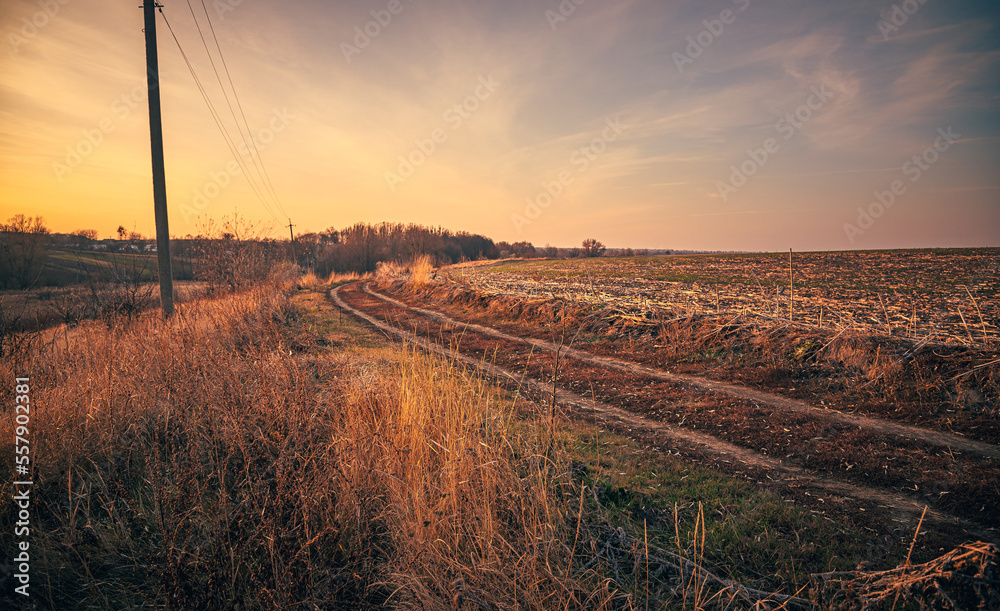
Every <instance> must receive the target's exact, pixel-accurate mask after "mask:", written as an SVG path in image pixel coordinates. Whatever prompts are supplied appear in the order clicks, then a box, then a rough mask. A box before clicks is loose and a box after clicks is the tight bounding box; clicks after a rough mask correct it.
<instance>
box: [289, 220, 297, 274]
mask: <svg viewBox="0 0 1000 611" xmlns="http://www.w3.org/2000/svg"><path fill="white" fill-rule="evenodd" d="M294 226H295V225H292V219H288V235H289V236H290V237H291V239H292V241H291V242H290V244H291V247H292V263H295V234H294V233H292V227H294Z"/></svg>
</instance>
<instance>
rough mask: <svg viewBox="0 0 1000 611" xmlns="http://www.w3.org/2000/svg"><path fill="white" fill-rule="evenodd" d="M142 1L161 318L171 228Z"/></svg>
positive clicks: (147, 11) (169, 279)
mask: <svg viewBox="0 0 1000 611" xmlns="http://www.w3.org/2000/svg"><path fill="white" fill-rule="evenodd" d="M160 6H163V5H161V4H157V3H156V1H155V0H143V3H142V12H143V17H144V18H145V30H144V31H145V33H146V85H147V87H148V89H149V146H150V149H151V151H152V157H153V212H154V214H155V216H156V260H157V273H158V275H159V277H160V306H161V307H162V308H163V315H164V316H170V315H172V314H173V313H174V278H173V275H172V272H171V270H170V229H169V227H168V225H167V178H166V173H165V172H164V170H163V125H162V124H161V122H160V76H159V70H158V68H157V65H158V61H157V56H156V9H157V8H159V7H160Z"/></svg>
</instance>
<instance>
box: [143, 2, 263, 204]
mask: <svg viewBox="0 0 1000 611" xmlns="http://www.w3.org/2000/svg"><path fill="white" fill-rule="evenodd" d="M160 15H161V16H162V17H163V22H164V23H165V24H166V25H167V29H168V30H169V31H170V35H171V36H172V37H173V39H174V43H175V44H176V45H177V49H178V50H179V51H180V53H181V57H182V58H184V63H185V64H186V65H187V68H188V71H189V72H190V73H191V77H192V78H193V79H194V82H195V85H196V86H197V87H198V91H199V92H200V93H201V96H202V99H204V100H205V104H206V105H207V106H208V110H209V112H210V113H211V115H212V119H214V120H215V125H216V126H217V127H218V128H219V132H220V133H221V134H222V138H223V140H225V142H226V146H228V147H229V150H230V152H231V153H232V154H233V157H234V158H235V161H236V162H237V163H238V164H239V166H240V169H241V170H242V171H243V175H244V176H245V177H246V179H247V182H248V183H249V184H250V188H251V189H253V192H254V194H255V195H256V196H257V199H258V200H259V201H260V203H261V205H262V206H263V207H264V209H265V210H266V211H267V213H268V214H270V215H271V217H272V218H273V219H274V220H275V221H277V220H278V216H277V215H276V214H275V213H274V210H272V209H271V206H270V205H268V203H267V201H266V198H265V197H264V195H263V193H262V191H261V188H260V187H259V186H258V185H257V181H256V179H255V178H254V176H253V175H252V174H251V173H250V171H249V168H248V167H247V165H246V163H245V162H244V160H243V156H242V155H240V154H239V151H238V150H237V147H236V145H235V143H234V140H233V138H232V136H230V134H229V132H228V131H227V130H226V127H225V124H224V123H223V121H222V117H221V116H220V115H219V113H218V111H216V109H215V105H214V104H213V103H212V100H211V98H210V97H209V95H208V91H206V89H205V87H204V86H203V85H202V83H201V79H199V78H198V74H197V73H196V72H195V69H194V66H193V65H192V64H191V61H190V60H189V59H188V56H187V53H185V52H184V47H183V46H182V45H181V42H180V40H178V38H177V34H176V33H175V32H174V29H173V28H172V27H171V26H170V21H169V20H168V19H167V16H166V14H165V13H164V12H163V9H162V8H161V9H160Z"/></svg>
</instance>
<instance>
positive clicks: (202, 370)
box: [0, 278, 863, 609]
mask: <svg viewBox="0 0 1000 611" xmlns="http://www.w3.org/2000/svg"><path fill="white" fill-rule="evenodd" d="M328 280H329V279H328ZM299 286H300V287H305V286H309V287H312V288H299V289H297V290H296V289H289V288H288V287H278V286H275V285H265V286H259V287H257V288H255V289H254V290H252V291H248V292H245V293H242V294H237V295H232V296H226V297H222V298H217V299H212V300H202V301H199V302H195V303H189V304H182V305H181V306H180V307H179V308H178V315H177V316H175V317H174V318H173V319H171V320H169V321H163V320H160V319H159V318H155V317H151V316H146V317H142V318H140V319H138V320H135V321H133V322H132V323H130V324H129V325H121V326H116V327H113V328H108V327H106V326H103V325H96V324H86V323H85V324H83V325H81V326H80V327H79V328H78V329H77V330H76V331H75V332H74V333H73V334H72V335H66V336H65V337H63V338H62V339H60V340H59V341H57V342H53V343H52V344H49V345H36V346H35V347H34V349H33V350H31V351H30V352H23V351H22V352H21V353H19V354H18V355H16V358H11V359H5V360H3V361H2V362H0V374H2V377H3V379H6V380H10V379H11V378H13V377H15V376H24V375H28V376H30V377H31V384H32V391H31V404H32V406H33V407H34V409H33V410H32V413H31V429H30V431H31V443H32V465H33V469H34V471H33V473H32V474H31V476H32V478H33V479H34V481H35V482H36V485H35V487H34V488H33V491H32V494H33V501H32V512H33V513H32V518H31V519H32V534H31V538H30V540H31V550H32V582H31V583H32V586H31V587H32V600H33V601H35V602H36V604H38V606H40V607H42V608H55V609H61V608H81V609H87V608H90V609H124V608H130V609H131V608H147V607H148V608H181V609H190V608H233V609H272V608H279V607H280V608H291V607H295V606H316V607H319V608H348V607H349V608H375V607H378V608H382V607H401V608H422V609H452V608H467V609H472V608H484V607H487V608H517V609H611V608H622V609H630V608H640V607H641V608H645V607H646V606H650V608H664V607H665V608H680V607H683V608H715V607H727V606H732V603H731V602H729V599H728V598H726V597H725V596H716V597H715V598H713V596H714V594H713V590H712V589H711V587H707V586H705V584H703V583H701V584H697V583H695V582H693V581H691V580H690V576H689V578H688V581H685V580H684V578H683V577H681V578H678V577H677V576H670V575H664V574H662V573H658V574H656V575H653V576H652V578H650V573H649V569H648V566H649V564H648V559H647V560H646V567H647V568H646V572H645V573H644V572H643V570H642V566H641V562H640V559H641V557H642V553H643V550H642V549H641V548H636V547H635V546H633V547H632V548H630V549H624V548H622V547H621V545H619V547H618V548H616V549H615V550H613V552H614V553H612V551H609V550H611V548H612V544H611V543H609V541H619V542H620V541H622V540H623V539H621V537H620V536H619V538H617V539H615V538H613V537H612V538H611V539H609V538H608V537H609V534H608V533H614V532H616V531H615V529H617V528H621V529H622V531H623V532H625V533H627V534H628V535H629V536H632V537H633V539H632V540H642V541H648V545H647V547H648V546H651V545H655V546H658V547H660V548H663V549H672V550H675V553H679V554H680V555H682V556H683V557H685V558H690V559H692V560H694V561H695V562H697V563H705V564H707V565H709V566H712V567H715V569H716V570H717V572H721V573H722V574H724V575H726V576H733V577H735V578H738V579H740V580H743V581H747V582H751V583H753V584H756V585H759V586H761V587H766V588H775V589H777V588H781V589H783V590H784V591H786V592H787V593H792V592H793V590H794V589H795V587H796V586H799V585H801V584H803V583H804V581H805V580H806V579H807V578H808V577H807V576H808V574H809V573H810V572H815V571H826V570H834V569H839V568H844V567H850V566H853V565H854V564H856V563H857V562H858V560H859V559H860V558H861V557H862V555H863V553H862V550H861V549H860V547H859V546H860V545H861V544H860V543H858V541H860V540H861V538H860V537H857V536H856V535H857V533H852V532H849V531H847V530H845V529H843V528H841V527H837V526H834V525H832V524H831V523H829V522H827V521H825V520H821V519H819V518H817V517H815V516H812V515H811V514H809V513H807V512H804V511H801V510H798V509H795V508H793V507H790V506H788V505H786V504H785V503H783V502H782V501H781V500H780V499H778V498H776V497H772V496H769V495H767V494H764V493H761V492H757V491H755V490H754V489H752V488H751V487H749V486H748V485H747V484H744V483H741V482H739V481H736V480H733V479H731V478H727V477H725V476H722V475H719V474H717V473H714V472H711V471H708V470H704V469H698V468H694V467H692V466H690V465H685V464H684V463H681V462H679V461H674V460H672V459H670V458H669V457H665V456H664V455H663V454H662V453H660V452H656V451H653V450H649V449H645V448H643V447H642V446H640V445H638V444H637V443H636V442H633V441H631V440H628V439H626V438H623V437H619V436H616V435H613V434H610V433H607V432H604V431H600V430H597V429H595V428H593V427H589V426H587V425H584V424H573V423H567V422H560V423H558V427H559V428H558V430H559V434H558V436H557V440H558V443H557V447H556V451H555V452H554V453H551V454H548V455H545V449H546V447H547V443H548V439H549V437H548V434H547V432H546V430H545V426H546V422H547V419H546V418H541V417H539V414H538V411H537V408H536V407H535V406H532V405H528V404H523V403H522V402H521V401H519V400H518V399H517V398H516V397H512V396H511V395H510V394H508V393H507V392H506V391H503V390H501V389H500V388H499V387H497V386H495V385H493V384H492V383H490V382H488V381H487V380H484V379H482V378H481V377H478V376H476V375H473V374H472V373H470V372H468V371H466V370H465V369H463V368H461V367H459V366H457V365H455V364H454V363H450V362H448V361H443V360H441V359H435V358H430V357H427V356H424V355H421V354H416V353H413V352H412V351H409V350H406V349H401V348H400V347H398V346H395V345H391V344H387V343H386V342H384V341H383V340H381V339H380V338H379V337H378V336H376V335H374V334H372V333H371V332H369V331H368V330H366V329H364V328H362V327H360V326H359V325H358V324H357V323H355V322H353V321H352V320H351V319H350V318H348V317H343V316H341V315H339V313H337V312H335V311H333V310H332V309H331V308H330V306H329V305H328V304H327V303H326V301H325V300H324V298H323V293H322V291H323V290H325V289H326V288H328V287H329V286H330V285H329V284H326V283H324V282H322V281H321V280H320V279H316V278H313V279H306V280H305V281H304V282H300V283H299ZM12 390H13V389H12V387H11V385H9V384H5V385H4V386H3V387H2V389H0V399H2V400H3V404H4V405H11V404H12V397H11V393H12ZM12 440H13V430H12V418H4V419H3V421H2V423H0V453H2V455H4V456H11V455H13V452H14V450H13V447H12V445H13V444H12ZM7 477H8V476H5V479H3V480H2V481H0V494H2V495H4V496H7V495H11V494H12V492H13V488H12V482H11V481H10V480H9V479H7ZM13 519H14V516H13V513H12V512H11V511H5V512H3V513H2V514H0V532H2V533H3V534H2V535H0V545H2V547H3V548H4V549H7V550H10V549H13V548H12V547H11V546H12V545H13V541H12V537H11V534H10V533H12V532H13ZM615 554H618V555H617V556H616V555H615ZM622 557H628V558H631V559H632V561H633V564H632V566H631V567H630V568H629V569H628V570H625V567H624V566H623V565H621V564H620V562H619V561H618V560H615V558H618V559H619V560H620V559H621V558H622ZM11 591H12V588H10V587H5V588H4V590H3V593H2V594H0V598H2V597H7V596H12V594H11ZM696 595H697V596H696ZM696 598H697V600H696ZM0 602H2V601H0ZM8 602H9V601H8ZM17 602H20V601H17Z"/></svg>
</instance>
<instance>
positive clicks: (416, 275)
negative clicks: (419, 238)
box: [409, 255, 434, 286]
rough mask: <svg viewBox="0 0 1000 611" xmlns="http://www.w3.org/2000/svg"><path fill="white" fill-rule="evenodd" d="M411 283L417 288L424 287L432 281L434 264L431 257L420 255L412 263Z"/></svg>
mask: <svg viewBox="0 0 1000 611" xmlns="http://www.w3.org/2000/svg"><path fill="white" fill-rule="evenodd" d="M409 267H410V282H411V283H412V284H414V285H415V286H424V285H426V284H429V283H430V281H431V275H432V274H433V273H434V263H433V262H431V258H430V256H429V255H420V256H419V257H414V258H413V260H412V261H410V265H409Z"/></svg>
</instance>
